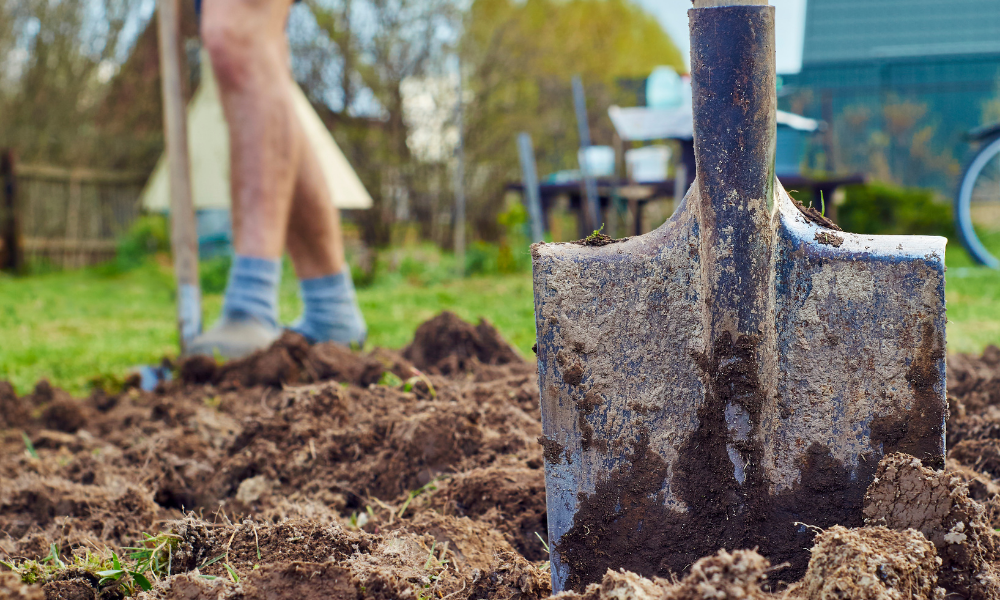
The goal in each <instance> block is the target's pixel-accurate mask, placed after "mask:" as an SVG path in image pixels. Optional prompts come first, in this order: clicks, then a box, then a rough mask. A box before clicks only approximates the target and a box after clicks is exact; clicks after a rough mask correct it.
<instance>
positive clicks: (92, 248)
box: [0, 153, 147, 270]
mask: <svg viewBox="0 0 1000 600" xmlns="http://www.w3.org/2000/svg"><path fill="white" fill-rule="evenodd" d="M7 163H9V166H7ZM5 170H6V171H8V172H7V173H4V174H2V175H3V176H4V178H5V183H6V188H5V189H9V188H13V191H9V192H8V194H7V195H6V196H7V199H6V200H5V201H4V203H3V206H2V208H0V210H2V211H3V213H4V214H2V215H0V216H2V221H3V223H4V225H5V226H4V227H0V233H2V240H3V242H2V246H0V247H2V248H3V249H4V254H3V255H4V257H5V260H4V265H3V266H5V267H7V268H13V269H16V270H19V269H20V268H23V265H24V264H30V263H39V262H41V263H47V264H49V265H51V266H55V267H61V268H78V267H83V266H86V265H91V264H95V263H99V262H102V261H105V260H108V259H110V258H112V257H114V255H115V248H116V243H117V239H118V238H119V236H121V234H123V233H124V232H125V231H126V230H127V229H128V228H129V226H131V225H132V223H133V222H134V221H135V219H136V218H137V217H138V216H139V214H140V211H141V207H140V205H139V194H140V193H141V192H142V187H143V185H144V184H145V181H146V178H147V174H145V173H138V172H123V171H100V170H94V169H67V168H63V167H53V166H48V165H23V164H16V163H15V162H14V160H13V158H12V157H11V156H10V155H9V153H7V156H6V161H5ZM11 248H13V249H14V252H11ZM12 257H13V259H12Z"/></svg>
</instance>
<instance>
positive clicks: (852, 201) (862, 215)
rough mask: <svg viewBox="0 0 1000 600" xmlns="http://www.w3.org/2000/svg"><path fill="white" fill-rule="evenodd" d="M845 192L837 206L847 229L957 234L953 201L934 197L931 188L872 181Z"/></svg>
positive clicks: (842, 224) (902, 233) (900, 233)
mask: <svg viewBox="0 0 1000 600" xmlns="http://www.w3.org/2000/svg"><path fill="white" fill-rule="evenodd" d="M845 191H846V198H845V199H844V202H843V203H841V204H840V205H839V206H837V224H838V225H840V226H841V227H843V228H844V231H850V232H853V233H868V234H884V235H887V234H892V235H941V236H945V237H952V236H953V235H954V233H955V229H954V223H953V221H952V208H951V204H949V203H944V202H938V201H937V200H935V199H934V193H933V192H932V191H931V190H926V189H920V188H901V187H896V186H892V185H889V184H885V183H869V184H865V185H852V186H848V187H847V188H846V190H845Z"/></svg>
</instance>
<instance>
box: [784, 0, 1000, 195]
mask: <svg viewBox="0 0 1000 600" xmlns="http://www.w3.org/2000/svg"><path fill="white" fill-rule="evenodd" d="M807 2H808V3H807V8H806V26H805V44H804V48H803V56H802V70H801V72H799V73H797V74H795V75H785V76H783V82H782V88H781V90H780V91H779V96H780V106H781V108H784V109H786V110H789V111H791V112H795V113H798V114H804V115H807V116H809V117H814V118H817V119H822V120H824V121H827V122H828V123H831V124H832V125H833V126H832V127H831V128H830V130H829V132H828V134H827V136H826V138H825V139H824V140H823V144H821V145H820V147H817V148H814V149H813V152H812V155H811V161H812V162H811V165H812V166H813V167H814V168H818V169H822V170H833V171H841V172H844V171H860V172H864V173H867V174H869V175H871V176H873V177H876V178H879V179H888V180H891V181H895V182H897V183H900V184H904V185H913V186H926V187H934V188H937V189H939V190H940V191H941V192H942V193H945V194H949V195H950V194H951V192H952V191H953V188H954V186H955V184H956V181H957V177H958V175H959V173H960V171H961V167H962V164H963V163H964V161H965V159H966V158H967V157H968V155H969V153H970V150H971V148H970V147H969V145H968V142H967V141H966V140H965V139H964V134H965V132H966V131H968V130H969V129H971V128H973V127H976V126H978V125H982V124H984V123H986V122H991V121H1000V2H998V1H997V0H951V1H949V2H942V1H941V0H807Z"/></svg>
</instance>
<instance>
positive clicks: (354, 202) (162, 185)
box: [141, 54, 372, 211]
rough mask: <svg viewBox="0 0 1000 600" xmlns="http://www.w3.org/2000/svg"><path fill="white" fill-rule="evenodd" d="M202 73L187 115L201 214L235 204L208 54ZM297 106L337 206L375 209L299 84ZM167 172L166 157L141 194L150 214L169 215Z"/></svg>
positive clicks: (224, 132)
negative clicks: (162, 212)
mask: <svg viewBox="0 0 1000 600" xmlns="http://www.w3.org/2000/svg"><path fill="white" fill-rule="evenodd" d="M201 69H202V71H201V73H202V76H201V85H200V86H199V87H198V90H197V91H196V92H195V95H194V98H192V99H191V103H190V104H189V105H188V114H187V116H188V148H189V154H190V160H191V188H192V190H191V191H192V194H193V196H194V207H195V209H196V210H200V209H210V208H216V209H218V208H222V209H227V208H229V206H230V202H231V193H230V187H229V128H228V126H227V125H226V119H225V117H224V116H223V114H222V104H221V102H220V101H219V90H218V87H217V85H216V83H215V76H214V75H213V74H212V69H211V62H210V61H209V60H208V57H207V56H206V55H204V54H202V60H201ZM293 102H294V105H295V112H296V114H297V115H298V117H299V120H300V121H301V122H302V127H303V129H304V130H305V132H306V137H307V139H308V140H309V144H310V145H311V146H312V148H313V151H314V152H316V156H317V158H318V159H319V163H320V165H321V166H322V168H323V174H324V175H325V176H326V183H327V187H328V188H329V190H330V197H331V198H332V199H333V204H334V206H336V207H337V208H354V209H363V208H371V205H372V198H371V196H369V195H368V191H367V190H366V189H365V186H364V185H362V183H361V180H360V179H358V175H357V173H355V172H354V169H353V168H351V165H350V163H348V162H347V159H346V158H345V157H344V153H343V152H341V151H340V148H338V147H337V143H336V142H335V141H334V140H333V136H332V135H330V132H329V131H328V130H327V128H326V126H325V125H323V122H322V121H321V120H320V118H319V115H317V114H316V111H315V110H313V107H312V105H310V104H309V100H307V99H306V96H305V94H303V93H302V90H301V89H299V86H297V85H296V86H294V94H293ZM166 167H167V159H166V155H162V156H160V160H159V162H157V163H156V168H155V169H154V170H153V174H152V175H151V176H150V177H149V180H148V181H147V182H146V187H145V189H144V190H143V191H142V196H141V201H142V205H143V206H144V207H145V208H146V209H148V210H151V211H166V210H168V209H169V207H170V183H169V179H168V177H167V168H166Z"/></svg>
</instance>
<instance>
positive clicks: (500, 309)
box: [0, 248, 535, 394]
mask: <svg viewBox="0 0 1000 600" xmlns="http://www.w3.org/2000/svg"><path fill="white" fill-rule="evenodd" d="M400 254H403V253H399V252H398V251H397V252H396V253H390V254H388V255H386V256H385V257H384V258H383V259H382V260H380V261H379V262H380V266H381V267H382V270H383V271H384V272H382V273H381V274H380V275H378V276H376V277H375V279H374V281H373V282H371V284H370V285H368V286H366V287H363V288H360V289H359V290H358V299H359V302H360V303H361V308H362V311H363V312H364V314H365V318H366V319H367V321H368V329H369V337H368V340H369V346H372V345H377V346H384V347H389V348H401V347H402V346H404V345H406V344H407V343H408V342H409V341H410V340H411V339H412V338H413V332H414V330H415V329H416V328H417V326H418V325H419V324H420V323H422V322H423V321H425V320H427V319H429V318H431V317H432V316H434V315H435V314H437V313H438V312H440V311H442V310H450V311H453V312H455V313H456V314H458V315H459V316H461V317H462V318H464V319H467V320H470V321H473V322H475V320H476V319H478V318H479V317H480V316H482V317H485V318H487V319H488V320H490V321H491V322H492V323H494V324H495V325H496V326H497V327H498V328H499V329H500V331H501V332H503V334H504V335H505V336H506V337H507V338H508V339H509V340H510V341H511V342H512V343H513V344H514V345H515V346H516V347H517V348H518V350H520V352H521V353H522V354H523V355H525V356H528V355H530V354H531V345H532V344H533V343H534V341H535V335H534V331H535V327H534V313H533V309H532V300H531V276H530V274H528V273H526V272H522V273H517V274H507V275H491V276H488V277H487V276H471V277H468V278H465V279H461V278H456V277H454V276H453V275H451V273H452V272H453V269H454V266H453V262H452V261H451V260H450V259H449V257H446V256H445V257H442V256H441V255H440V254H438V253H434V252H429V251H427V249H426V248H415V249H413V250H412V251H411V252H409V253H405V254H404V255H403V258H402V260H396V259H397V258H398V256H399V255H400ZM164 262H165V261H164V260H160V261H159V262H157V261H153V260H150V261H147V262H146V263H145V264H143V265H142V266H141V267H139V268H135V269H131V270H128V271H125V272H114V271H113V270H112V269H108V268H103V267H96V268H91V269H83V270H79V271H67V272H61V273H50V274H44V275H34V276H29V277H18V278H15V277H10V276H0V340H2V342H0V380H5V379H6V380H9V381H11V382H12V383H13V384H14V386H15V387H16V388H17V389H18V391H19V392H26V391H28V390H30V389H31V388H32V387H33V386H34V384H35V382H36V381H37V380H39V379H41V378H43V377H44V378H48V379H49V380H50V381H51V382H52V383H53V384H55V385H58V386H61V387H65V388H67V389H69V390H71V391H73V392H74V393H77V394H80V393H85V392H86V391H87V390H88V388H89V387H90V386H91V381H92V380H93V379H94V378H95V377H96V376H112V377H121V376H122V375H123V374H125V373H127V372H128V370H129V368H130V367H132V366H134V365H139V364H144V363H154V362H158V361H159V360H160V358H161V357H163V356H176V354H177V335H176V330H175V321H174V319H175V315H174V304H173V302H174V286H173V282H172V275H171V273H170V270H169V267H167V266H165V265H164V264H163V263H164ZM392 263H396V264H392ZM207 268H209V269H210V268H212V265H211V264H209V265H207ZM218 287H221V285H220V286H218ZM280 303H281V304H280V307H281V318H282V320H283V321H284V322H286V323H287V322H291V321H293V320H294V319H295V318H296V317H297V316H298V314H299V312H300V311H301V302H300V301H299V298H298V291H297V283H296V281H295V277H294V274H293V273H292V272H291V270H290V269H286V273H285V275H284V276H283V279H282V285H281V295H280ZM203 308H204V315H205V322H206V324H211V323H212V322H213V321H214V320H215V318H216V317H217V316H218V314H219V311H220V310H221V308H222V296H221V295H220V294H219V293H206V294H205V297H204V300H203Z"/></svg>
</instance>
